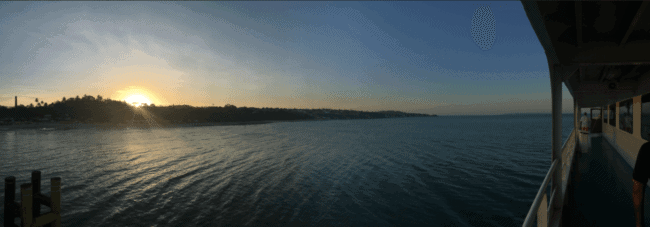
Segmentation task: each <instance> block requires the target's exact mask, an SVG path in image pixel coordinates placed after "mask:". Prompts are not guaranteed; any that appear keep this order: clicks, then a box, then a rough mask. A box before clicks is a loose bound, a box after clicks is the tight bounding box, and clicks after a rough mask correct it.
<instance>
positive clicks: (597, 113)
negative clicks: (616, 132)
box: [591, 109, 600, 120]
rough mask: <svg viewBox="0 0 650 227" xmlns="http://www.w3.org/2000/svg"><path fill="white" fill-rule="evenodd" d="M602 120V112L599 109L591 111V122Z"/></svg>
mask: <svg viewBox="0 0 650 227" xmlns="http://www.w3.org/2000/svg"><path fill="white" fill-rule="evenodd" d="M596 119H600V110H599V109H592V110H591V120H596Z"/></svg>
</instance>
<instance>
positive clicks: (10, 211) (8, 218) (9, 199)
mask: <svg viewBox="0 0 650 227" xmlns="http://www.w3.org/2000/svg"><path fill="white" fill-rule="evenodd" d="M15 200H16V178H15V177H13V176H9V177H6V178H5V201H4V208H5V210H4V213H5V221H4V226H13V225H14V219H15V218H16V215H15V209H14V204H13V203H14V201H15Z"/></svg>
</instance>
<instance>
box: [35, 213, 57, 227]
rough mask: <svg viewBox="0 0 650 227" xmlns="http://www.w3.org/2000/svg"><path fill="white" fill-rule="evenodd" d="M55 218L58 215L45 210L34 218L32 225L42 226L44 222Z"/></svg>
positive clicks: (46, 222)
mask: <svg viewBox="0 0 650 227" xmlns="http://www.w3.org/2000/svg"><path fill="white" fill-rule="evenodd" d="M57 218H60V217H59V216H57V215H56V214H54V213H52V212H47V213H45V214H43V215H41V216H39V217H37V218H36V220H35V221H34V226H43V225H45V224H48V223H51V222H53V221H55V220H56V219H57Z"/></svg>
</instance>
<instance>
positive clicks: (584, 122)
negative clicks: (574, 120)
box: [580, 113, 589, 131]
mask: <svg viewBox="0 0 650 227" xmlns="http://www.w3.org/2000/svg"><path fill="white" fill-rule="evenodd" d="M580 121H581V122H582V131H587V130H589V118H588V117H587V113H584V115H582V118H580Z"/></svg>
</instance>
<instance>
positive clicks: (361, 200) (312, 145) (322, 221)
mask: <svg viewBox="0 0 650 227" xmlns="http://www.w3.org/2000/svg"><path fill="white" fill-rule="evenodd" d="M572 120H573V116H569V115H565V116H564V117H563V141H564V140H565V139H566V138H567V136H568V135H569V134H570V132H571V129H572V128H573V125H572V123H573V122H572ZM550 148H551V115H525V116H467V117H432V118H399V119H371V120H337V121H306V122H282V123H272V124H263V125H248V126H212V127H189V128H174V129H151V130H148V129H125V130H112V131H98V130H92V129H80V130H69V131H39V130H18V131H0V160H1V161H2V163H1V164H2V166H1V167H2V168H1V169H0V176H2V177H3V178H4V177H6V176H15V177H16V181H17V185H20V184H22V183H28V181H29V179H30V176H31V171H32V170H41V171H42V174H43V179H44V180H43V182H42V184H43V186H42V188H43V189H44V190H43V193H44V194H46V195H49V185H50V183H49V179H50V178H51V177H54V176H58V177H61V178H62V199H63V202H62V218H63V220H62V224H63V226H210V225H214V226H227V225H234V226H296V225H299V226H521V223H522V222H523V218H524V216H525V215H526V213H527V211H528V209H529V206H530V204H531V202H532V200H533V198H534V196H535V193H536V192H537V189H538V188H539V185H540V183H541V182H542V180H543V177H544V175H545V173H546V171H547V170H548V167H549V166H550V159H551V152H550ZM18 188H19V186H18ZM0 190H1V191H0V192H1V193H0V195H1V196H2V200H3V201H4V190H5V189H4V185H3V186H2V189H0ZM19 195H20V192H19V190H17V197H19ZM48 210H49V209H45V211H48ZM0 215H3V214H0Z"/></svg>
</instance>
